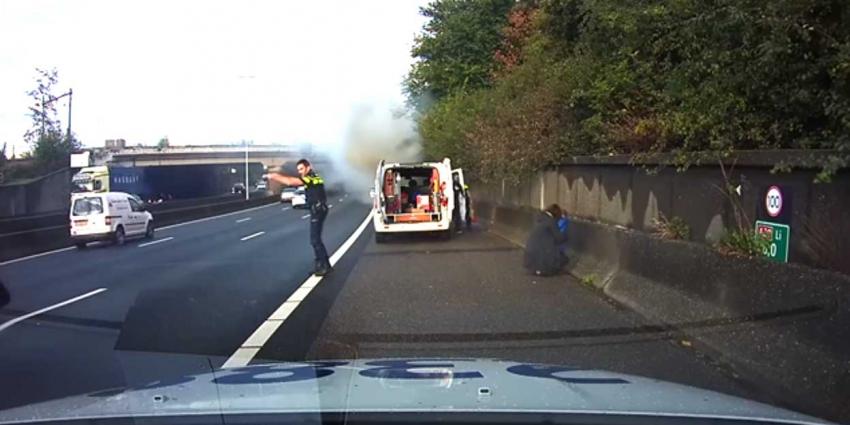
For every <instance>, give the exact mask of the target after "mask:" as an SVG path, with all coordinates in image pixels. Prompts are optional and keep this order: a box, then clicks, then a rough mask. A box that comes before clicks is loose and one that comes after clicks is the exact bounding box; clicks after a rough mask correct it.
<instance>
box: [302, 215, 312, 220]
mask: <svg viewBox="0 0 850 425" xmlns="http://www.w3.org/2000/svg"><path fill="white" fill-rule="evenodd" d="M307 217H310V214H304V215H302V216H301V219H302V220H304V219H305V218H307Z"/></svg>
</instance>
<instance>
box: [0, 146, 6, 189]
mask: <svg viewBox="0 0 850 425" xmlns="http://www.w3.org/2000/svg"><path fill="white" fill-rule="evenodd" d="M5 181H6V143H3V149H0V184H2V183H4V182H5Z"/></svg>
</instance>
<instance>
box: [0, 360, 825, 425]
mask: <svg viewBox="0 0 850 425" xmlns="http://www.w3.org/2000/svg"><path fill="white" fill-rule="evenodd" d="M296 412H302V413H312V412H328V413H330V412H349V413H350V412H480V413H494V412H495V413H501V412H505V413H508V412H511V413H517V412H529V413H531V412H537V413H563V414H570V413H575V414H593V415H595V414H599V415H626V416H634V417H638V416H643V417H646V416H664V417H668V418H669V417H699V418H726V419H748V420H758V421H765V420H767V421H775V422H783V423H790V424H823V423H827V422H824V421H822V420H819V419H816V418H812V417H809V416H805V415H802V414H798V413H794V412H790V411H787V410H784V409H780V408H776V407H772V406H768V405H765V404H761V403H757V402H754V401H749V400H744V399H741V398H737V397H732V396H728V395H723V394H719V393H716V392H712V391H706V390H701V389H698V388H693V387H688V386H684V385H679V384H673V383H669V382H664V381H658V380H654V379H647V378H641V377H637V376H630V375H621V374H615V373H609V372H603V371H594V370H578V369H573V368H568V367H563V366H550V365H536V364H524V363H516V362H507V361H491V360H474V359H468V360H467V359H464V360H459V359H374V360H365V359H361V360H351V361H327V362H314V363H269V364H259V365H254V366H248V367H243V368H235V369H224V370H216V371H215V372H211V373H208V374H200V375H190V376H182V377H175V378H174V379H171V380H168V381H161V382H155V383H151V384H149V385H146V386H144V388H130V389H118V390H108V391H102V392H100V393H95V394H88V395H82V396H76V397H70V398H66V399H60V400H53V401H47V402H43V403H38V404H33V405H29V406H24V407H18V408H13V409H9V410H5V411H0V424H5V423H22V422H28V421H35V420H59V419H82V418H118V417H166V416H182V415H201V414H213V415H219V414H221V415H230V414H233V415H238V414H258V413H264V414H265V413H296Z"/></svg>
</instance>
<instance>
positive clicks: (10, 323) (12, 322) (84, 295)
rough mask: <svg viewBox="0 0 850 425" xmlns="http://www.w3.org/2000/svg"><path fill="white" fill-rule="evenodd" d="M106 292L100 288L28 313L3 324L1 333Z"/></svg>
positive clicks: (0, 328) (0, 327)
mask: <svg viewBox="0 0 850 425" xmlns="http://www.w3.org/2000/svg"><path fill="white" fill-rule="evenodd" d="M105 290H106V288H98V289H95V290H94V291H91V292H87V293H85V294H83V295H77V296H76V297H74V298H71V299H67V300H65V301H62V302H60V303H57V304H53V305H51V306H48V307H45V308H42V309H41V310H36V311H33V312H32V313H27V314H25V315H23V316H20V317H16V318H14V319H12V320H10V321H8V322H6V323H3V324H2V325H0V332H3V331H4V330H6V329H9V328H10V327H12V326H13V325H14V324H16V323H20V322H23V321H24V320H27V319H29V318H32V317H35V316H38V315H39V314H41V313H45V312H48V311H50V310H55V309H57V308H59V307H63V306H66V305H68V304H71V303H75V302H77V301H80V300H83V299H86V298H88V297H90V296H92V295H97V294H99V293H101V292H103V291H105Z"/></svg>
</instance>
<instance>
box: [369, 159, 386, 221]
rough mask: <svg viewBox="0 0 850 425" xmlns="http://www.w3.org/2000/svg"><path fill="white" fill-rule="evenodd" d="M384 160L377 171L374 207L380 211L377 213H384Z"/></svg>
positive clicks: (379, 163)
mask: <svg viewBox="0 0 850 425" xmlns="http://www.w3.org/2000/svg"><path fill="white" fill-rule="evenodd" d="M383 171H384V160H383V159H382V160H381V161H380V162H378V169H377V170H376V171H375V189H374V190H375V191H374V195H375V196H374V199H373V200H372V206H373V207H374V208H375V209H376V210H378V211H376V213H379V212H380V213H383V209H384V175H383V174H384V173H383Z"/></svg>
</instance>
